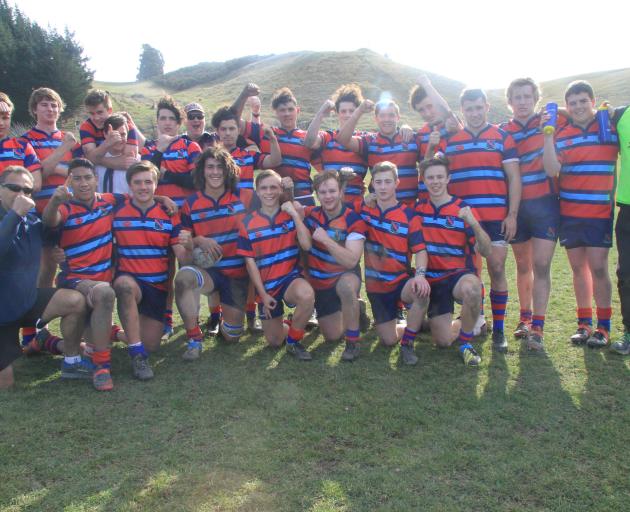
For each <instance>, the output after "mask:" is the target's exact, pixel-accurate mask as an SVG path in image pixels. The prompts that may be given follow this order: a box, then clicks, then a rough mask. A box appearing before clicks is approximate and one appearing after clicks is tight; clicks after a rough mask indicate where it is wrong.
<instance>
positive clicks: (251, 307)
mask: <svg viewBox="0 0 630 512" xmlns="http://www.w3.org/2000/svg"><path fill="white" fill-rule="evenodd" d="M245 314H246V315H247V318H251V319H254V318H256V303H255V302H248V303H247V305H246V306H245Z"/></svg>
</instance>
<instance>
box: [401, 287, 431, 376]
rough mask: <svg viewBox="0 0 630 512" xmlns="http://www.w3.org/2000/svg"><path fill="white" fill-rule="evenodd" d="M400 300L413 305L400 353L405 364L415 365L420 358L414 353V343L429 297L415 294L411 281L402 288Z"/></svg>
mask: <svg viewBox="0 0 630 512" xmlns="http://www.w3.org/2000/svg"><path fill="white" fill-rule="evenodd" d="M400 298H401V300H402V302H403V303H404V304H408V305H411V307H410V308H409V311H408V312H407V325H406V326H404V327H405V328H404V331H403V335H402V338H401V339H400V352H401V354H402V357H403V362H404V363H405V364H412V365H413V364H416V363H417V362H418V358H417V356H416V355H415V354H414V352H413V343H414V341H415V339H416V336H417V334H418V331H419V330H420V326H421V325H422V320H423V319H424V315H425V314H426V312H427V307H428V305H429V297H419V296H418V295H417V294H415V293H414V292H413V281H412V280H411V279H409V280H407V282H406V283H405V285H404V286H403V288H402V291H401V293H400Z"/></svg>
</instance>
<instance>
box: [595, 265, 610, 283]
mask: <svg viewBox="0 0 630 512" xmlns="http://www.w3.org/2000/svg"><path fill="white" fill-rule="evenodd" d="M591 274H592V276H593V278H594V279H597V280H598V281H602V280H605V279H608V278H609V277H610V276H609V275H608V268H607V267H603V266H601V267H600V266H597V267H594V268H591Z"/></svg>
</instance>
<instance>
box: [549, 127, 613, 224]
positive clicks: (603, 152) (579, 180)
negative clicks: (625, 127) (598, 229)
mask: <svg viewBox="0 0 630 512" xmlns="http://www.w3.org/2000/svg"><path fill="white" fill-rule="evenodd" d="M611 129H612V141H611V142H610V143H608V144H603V143H601V142H600V141H599V123H598V122H597V118H595V119H593V121H591V122H590V123H589V125H588V126H587V127H586V128H585V129H583V128H581V127H579V126H577V125H575V124H573V123H571V122H569V124H567V126H565V127H564V128H563V129H561V130H560V131H558V132H556V140H555V142H556V151H557V153H558V158H559V160H560V163H561V165H562V167H561V169H560V180H559V186H560V215H561V216H564V217H577V218H583V219H609V218H611V216H612V215H613V204H614V195H615V165H616V164H617V154H618V152H619V139H618V137H617V132H616V130H615V127H614V126H612V127H611Z"/></svg>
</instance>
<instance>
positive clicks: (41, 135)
mask: <svg viewBox="0 0 630 512" xmlns="http://www.w3.org/2000/svg"><path fill="white" fill-rule="evenodd" d="M64 136H65V132H62V131H61V130H55V131H54V132H52V133H46V132H45V131H43V130H38V129H37V128H31V129H30V130H29V131H27V132H26V133H25V134H23V135H22V138H23V139H26V140H27V141H28V142H29V143H30V145H31V146H33V149H34V150H35V153H36V154H37V158H38V159H39V161H40V162H43V161H44V160H46V159H47V158H48V157H49V156H50V155H51V154H52V153H53V152H54V151H55V150H56V149H57V148H58V147H59V146H61V145H62V144H63V138H64ZM82 155H83V152H82V151H81V145H80V144H78V143H77V144H76V145H75V146H74V147H73V148H72V150H71V151H68V152H67V153H66V154H65V155H64V156H63V159H62V160H61V162H60V164H61V165H64V164H66V166H67V164H68V162H69V161H70V160H72V159H73V158H78V157H80V156H82ZM66 177H67V176H62V175H61V174H57V173H56V172H53V173H51V174H48V176H42V189H41V190H40V191H39V192H38V193H37V194H35V195H34V196H33V200H34V201H35V208H36V209H37V212H38V213H40V214H41V213H42V212H43V211H44V208H46V205H47V204H48V201H49V200H50V198H51V197H52V195H53V193H54V192H55V189H56V188H57V187H59V186H60V185H63V184H64V183H65V182H66Z"/></svg>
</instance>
